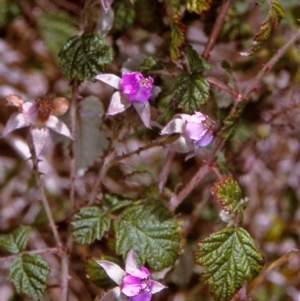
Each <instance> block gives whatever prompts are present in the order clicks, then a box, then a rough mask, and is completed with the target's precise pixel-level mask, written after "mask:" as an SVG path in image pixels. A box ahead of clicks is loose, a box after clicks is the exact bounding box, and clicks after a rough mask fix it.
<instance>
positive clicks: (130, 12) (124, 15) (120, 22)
mask: <svg viewBox="0 0 300 301" xmlns="http://www.w3.org/2000/svg"><path fill="white" fill-rule="evenodd" d="M114 12H115V20H114V24H113V29H114V30H115V31H123V30H126V29H127V28H128V27H130V26H131V25H132V24H133V22H134V21H135V17H136V14H135V9H134V7H133V6H132V4H131V3H130V1H129V0H121V1H117V3H116V4H115V5H114Z"/></svg>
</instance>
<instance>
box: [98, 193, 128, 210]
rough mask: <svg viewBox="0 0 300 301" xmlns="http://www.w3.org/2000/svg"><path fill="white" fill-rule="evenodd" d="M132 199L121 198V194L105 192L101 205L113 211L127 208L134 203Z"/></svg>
mask: <svg viewBox="0 0 300 301" xmlns="http://www.w3.org/2000/svg"><path fill="white" fill-rule="evenodd" d="M132 203H133V201H132V200H126V199H121V198H120V196H117V195H111V194H105V195H104V196H103V199H102V202H101V205H102V207H103V208H104V210H105V211H107V212H108V211H109V212H113V211H117V210H120V209H122V208H125V207H127V206H129V205H130V204H132Z"/></svg>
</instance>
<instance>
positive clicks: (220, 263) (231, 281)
mask: <svg viewBox="0 0 300 301" xmlns="http://www.w3.org/2000/svg"><path fill="white" fill-rule="evenodd" d="M194 255H195V260H196V262H197V263H198V264H200V265H205V266H207V269H206V271H205V272H204V273H203V274H202V275H201V279H202V280H203V281H204V283H206V284H208V285H210V286H211V293H212V295H213V297H214V299H215V300H217V301H229V300H231V298H232V296H233V295H234V294H235V293H236V292H237V291H238V290H239V289H240V288H241V287H242V286H243V284H244V281H246V280H250V279H253V278H254V277H255V276H256V275H257V274H258V272H259V271H260V270H261V268H262V266H263V264H264V260H263V258H262V255H261V254H260V252H259V251H258V249H257V247H256V246H255V243H254V241H253V239H252V238H251V236H250V234H249V233H248V232H247V231H246V230H244V229H243V228H240V227H239V228H235V227H230V228H225V229H224V230H222V231H219V232H217V233H214V234H212V235H211V236H210V237H208V238H205V239H204V240H202V241H200V242H199V243H198V248H197V249H196V251H195V254H194Z"/></svg>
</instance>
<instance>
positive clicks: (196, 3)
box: [185, 0, 212, 14]
mask: <svg viewBox="0 0 300 301" xmlns="http://www.w3.org/2000/svg"><path fill="white" fill-rule="evenodd" d="M211 1H212V0H186V3H185V5H186V9H187V10H188V11H189V12H191V13H197V14H201V13H202V12H203V11H205V10H209V9H210V6H211Z"/></svg>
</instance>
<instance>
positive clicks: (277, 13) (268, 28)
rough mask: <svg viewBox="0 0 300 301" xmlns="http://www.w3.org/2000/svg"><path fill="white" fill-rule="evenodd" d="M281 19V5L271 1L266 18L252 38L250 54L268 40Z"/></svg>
mask: <svg viewBox="0 0 300 301" xmlns="http://www.w3.org/2000/svg"><path fill="white" fill-rule="evenodd" d="M283 17H284V12H283V9H282V7H281V5H280V4H279V2H278V1H276V0H273V1H272V5H271V7H270V10H269V15H268V18H267V19H266V20H265V21H264V22H263V23H262V24H261V25H260V27H259V31H258V33H257V34H256V35H255V37H254V41H255V45H254V46H253V47H252V51H251V53H254V52H256V51H257V50H259V49H260V48H261V46H262V43H264V42H265V41H266V40H268V39H269V38H270V36H271V35H272V34H273V32H274V31H275V29H276V27H277V26H278V24H279V22H280V20H281V19H282V18H283Z"/></svg>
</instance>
